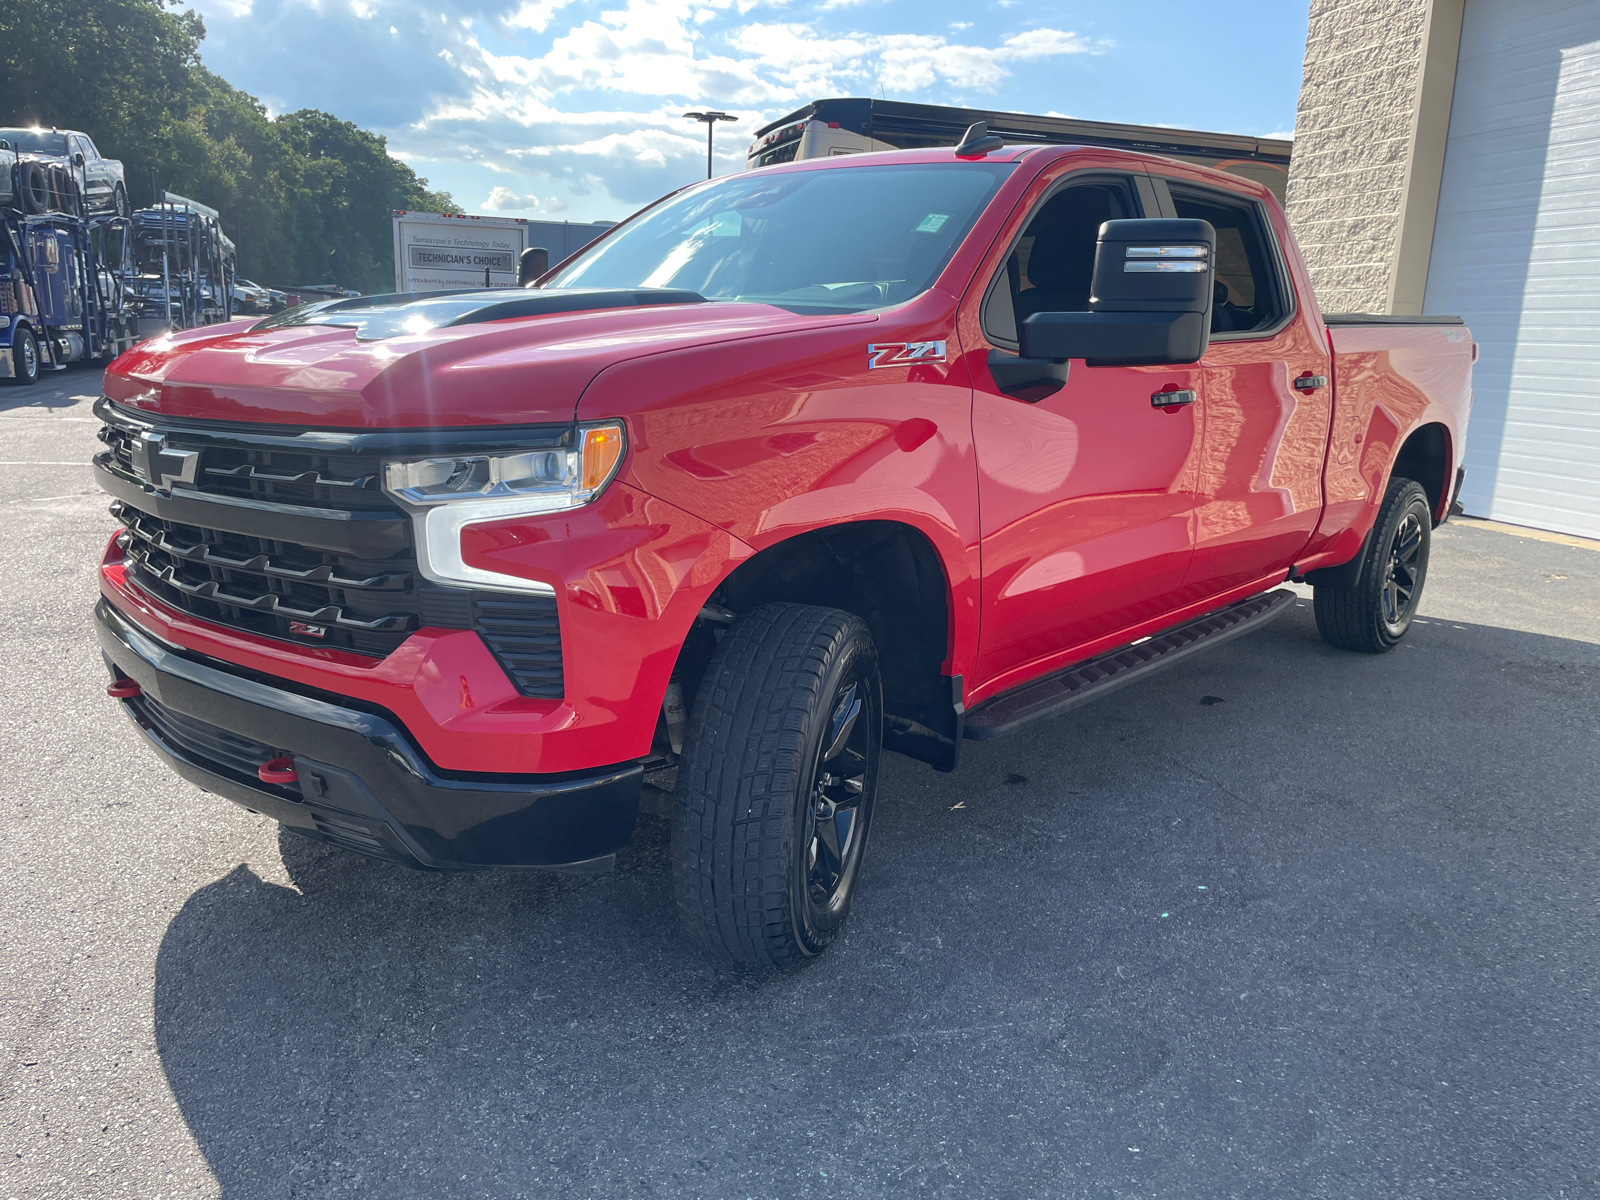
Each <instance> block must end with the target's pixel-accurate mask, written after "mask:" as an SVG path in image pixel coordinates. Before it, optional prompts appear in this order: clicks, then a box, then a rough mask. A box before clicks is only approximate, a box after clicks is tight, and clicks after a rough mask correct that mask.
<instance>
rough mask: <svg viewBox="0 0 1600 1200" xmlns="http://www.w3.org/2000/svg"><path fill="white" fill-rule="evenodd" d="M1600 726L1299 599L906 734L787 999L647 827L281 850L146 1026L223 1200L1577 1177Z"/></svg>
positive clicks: (1559, 673)
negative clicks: (730, 963) (1369, 642)
mask: <svg viewBox="0 0 1600 1200" xmlns="http://www.w3.org/2000/svg"><path fill="white" fill-rule="evenodd" d="M1597 717H1600V647H1597V646H1593V645H1590V644H1587V643H1582V642H1575V641H1566V640H1562V639H1557V638H1549V637H1541V636H1538V635H1533V634H1525V633H1517V632H1513V631H1509V630H1505V629H1496V628H1488V627H1483V626H1462V625H1456V624H1452V623H1450V622H1438V621H1435V622H1429V623H1426V624H1423V625H1419V626H1418V627H1417V628H1416V629H1415V630H1414V631H1413V633H1412V635H1411V637H1410V638H1409V639H1408V642H1407V644H1406V646H1405V647H1403V648H1402V649H1401V650H1399V651H1397V652H1396V653H1395V654H1393V655H1390V656H1387V657H1386V658H1367V657H1364V656H1360V655H1350V654H1344V653H1341V652H1338V651H1334V650H1331V649H1329V648H1327V647H1325V646H1323V645H1322V644H1321V643H1320V642H1318V641H1317V640H1316V635H1315V630H1314V628H1313V627H1312V625H1311V618H1310V613H1309V609H1308V608H1306V607H1305V606H1303V605H1302V606H1301V607H1299V608H1297V609H1296V610H1295V611H1293V612H1291V613H1290V615H1289V616H1287V617H1286V618H1284V619H1283V620H1282V621H1280V622H1278V623H1277V624H1276V625H1274V626H1272V627H1269V628H1268V629H1266V630H1264V631H1262V632H1261V633H1258V634H1256V635H1254V636H1253V637H1251V638H1248V639H1244V640H1241V641H1239V642H1236V643H1234V644H1233V646H1231V647H1229V648H1227V649H1224V650H1220V651H1218V652H1216V653H1214V654H1212V655H1210V656H1209V657H1203V658H1201V659H1197V660H1192V661H1191V662H1189V663H1185V664H1182V665H1180V666H1178V667H1175V668H1174V669H1172V670H1171V671H1169V672H1168V673H1166V674H1165V675H1163V676H1161V677H1159V678H1156V679H1153V680H1151V681H1149V682H1147V683H1145V684H1142V685H1140V686H1138V687H1134V688H1130V689H1127V690H1126V691H1124V692H1122V693H1120V694H1118V695H1117V696H1115V697H1112V698H1109V699H1108V700H1106V701H1105V702H1103V703H1102V704H1100V705H1099V706H1097V707H1093V708H1090V709H1086V710H1082V711H1080V712H1078V713H1076V714H1073V715H1071V716H1069V717H1067V718H1063V719H1061V720H1058V721H1054V722H1050V723H1047V724H1045V725H1043V726H1041V727H1040V728H1039V729H1038V730H1036V731H1034V732H1031V733H1030V734H1028V735H1026V736H1025V737H1023V738H1022V739H1020V740H1017V741H1012V742H999V743H991V744H986V745H976V744H969V745H968V747H967V750H966V756H967V757H966V761H965V762H964V764H963V766H962V768H961V770H960V772H958V773H957V774H955V775H954V776H945V775H938V774H936V773H934V772H932V771H931V770H928V769H927V768H925V767H923V766H922V765H921V764H916V763H912V762H910V761H909V760H900V759H894V758H893V757H892V756H891V759H890V763H889V766H888V769H887V770H886V779H885V783H884V788H883V792H882V795H881V798H880V802H879V803H880V807H879V812H878V815H877V818H876V823H875V827H874V830H873V835H872V836H873V844H872V847H871V854H870V860H869V866H868V871H869V875H868V878H867V880H866V883H865V890H864V892H863V893H862V896H861V900H860V903H859V906H858V908H857V911H856V913H855V916H854V918H853V921H852V927H851V929H850V931H849V933H848V935H847V936H846V937H845V939H844V940H843V941H842V942H841V943H840V944H838V945H837V946H835V947H834V948H833V949H832V950H831V951H830V952H829V953H828V954H827V955H826V956H824V957H823V958H822V959H820V960H819V961H818V962H817V963H815V964H814V965H812V966H811V967H810V968H808V969H807V970H804V971H801V972H799V973H798V974H796V975H793V976H787V977H763V976H756V975H751V974H747V973H744V972H741V971H738V970H734V969H731V968H727V967H723V966H721V965H719V964H718V963H716V962H713V961H711V960H709V959H708V958H706V957H704V956H703V955H702V954H701V953H700V952H698V951H697V950H696V949H694V948H693V947H692V946H691V945H690V944H689V943H688V942H687V941H686V940H685V939H684V938H683V937H682V936H681V935H680V933H679V932H678V929H677V924H676V915H675V913H674V911H673V907H672V898H671V889H670V878H669V869H668V846H667V823H666V822H665V821H662V820H659V819H656V818H650V817H645V818H641V822H640V829H639V832H638V835H637V837H636V839H635V842H634V845H633V846H632V847H630V849H629V850H628V851H627V852H626V853H625V854H624V855H623V856H622V857H621V859H620V861H619V867H618V870H617V871H616V872H615V873H613V874H610V875H606V876H594V877H579V876H560V875H541V874H517V873H504V872H502V873H483V874H474V875H430V874H423V873H418V872H410V871H406V870H405V869H403V868H398V867H392V866H389V865H387V864H384V863H379V862H372V861H367V860H363V859H360V858H356V857H354V856H351V855H348V854H345V853H342V852H339V851H335V850H332V849H328V848H325V847H322V846H320V845H317V844H315V843H311V842H306V841H303V840H301V839H298V838H295V837H292V836H290V835H284V837H283V839H282V844H281V852H282V856H283V864H284V867H285V868H286V869H287V872H288V875H289V877H290V878H291V879H292V880H293V882H294V885H295V886H294V887H283V886H279V885H277V884H274V883H270V882H266V881H264V880H262V879H261V878H259V877H258V876H257V874H256V873H255V872H254V871H253V870H252V869H251V868H250V867H249V866H247V865H243V864H241V865H239V866H238V867H236V868H234V869H233V870H232V871H231V872H230V873H229V874H227V875H226V876H225V877H223V878H222V879H219V880H218V881H217V882H215V883H213V884H211V885H209V886H207V887H204V888H202V889H200V890H199V891H198V892H196V893H195V894H194V895H193V896H192V897H191V898H190V900H189V901H188V902H187V903H186V904H185V906H184V907H183V909H182V910H181V911H180V912H179V914H178V915H177V916H176V917H175V918H174V919H173V921H172V922H171V925H170V927H169V928H168V930H167V933H166V936H165V939H164V941H163V943H162V946H161V950H160V954H159V958H158V962H157V969H156V988H155V998H154V1005H155V1027H156V1040H157V1046H158V1050H159V1053H160V1056H161V1060H162V1063H163V1066H164V1069H165V1071H166V1075H167V1079H168V1081H169V1084H170V1086H171V1089H172V1093H173V1095H174V1097H175V1098H176V1100H177V1102H178V1104H179V1106H180V1107H181V1109H182V1112H183V1115H184V1117H185V1119H186V1120H187V1122H188V1125H189V1127H190V1129H191V1130H192V1131H193V1134H194V1136H195V1138H196V1140H197V1142H198V1144H199V1147H200V1148H201V1150H202V1151H203V1152H204V1154H205V1155H206V1158H207V1160H208V1162H209V1164H210V1166H211V1169H212V1170H213V1172H214V1173H215V1175H216V1178H217V1180H218V1181H219V1182H220V1185H221V1194H222V1195H223V1196H224V1197H229V1198H243V1197H252V1198H253V1197H278V1196H316V1197H319V1198H320V1197H328V1196H346V1195H348V1196H366V1197H371V1196H383V1197H399V1196H419V1197H420V1196H427V1197H439V1196H455V1195H461V1196H468V1195H471V1196H493V1197H501V1196H506V1197H511V1196H541V1197H543V1196H554V1195H583V1196H589V1195H593V1196H606V1197H612V1196H664V1195H695V1196H701V1195H703V1196H716V1197H724V1196H728V1197H732V1196H738V1197H744V1196H784V1197H788V1196H797V1197H798V1196H808V1195H823V1194H826V1195H829V1196H840V1195H846V1196H854V1195H862V1196H880V1195H923V1194H926V1195H962V1196H967V1195H979V1194H986V1195H997V1194H998V1195H1005V1194H1010V1195H1083V1196H1094V1197H1101V1196H1106V1197H1109V1196H1113V1195H1161V1196H1166V1197H1178V1196H1211V1195H1222V1194H1228V1195H1233V1196H1251V1197H1254V1196H1260V1197H1267V1196H1283V1195H1308V1196H1309V1195H1347V1194H1391V1195H1402V1194H1403V1195H1411V1194H1434V1190H1435V1188H1436V1187H1437V1188H1440V1189H1442V1190H1440V1191H1439V1192H1438V1193H1437V1194H1441V1195H1444V1194H1449V1195H1451V1196H1476V1195H1484V1196H1489V1195H1506V1194H1516V1193H1517V1192H1519V1191H1520V1192H1521V1194H1534V1193H1535V1192H1537V1193H1538V1194H1550V1195H1554V1194H1557V1193H1558V1189H1559V1188H1560V1187H1563V1186H1564V1187H1566V1188H1568V1189H1569V1191H1568V1194H1574V1195H1575V1194H1583V1192H1584V1189H1585V1188H1588V1187H1592V1186H1594V1185H1593V1183H1592V1175H1593V1171H1592V1167H1591V1164H1590V1162H1589V1161H1588V1160H1589V1159H1590V1158H1591V1155H1589V1153H1588V1150H1587V1149H1586V1148H1587V1147H1592V1146H1593V1144H1594V1137H1595V1134H1596V1129H1595V1126H1594V1119H1593V1115H1592V1114H1593V1113H1594V1112H1595V1111H1597V1102H1600V1084H1597V1082H1596V1080H1597V1076H1596V1073H1595V1072H1594V1071H1593V1070H1592V1063H1593V1061H1594V1057H1595V1054H1596V1051H1597V1049H1600V1037H1597V1036H1596V1034H1595V1032H1594V1028H1593V1023H1592V1021H1590V1020H1588V1019H1587V1018H1586V1014H1587V1011H1588V1010H1587V1007H1586V1005H1587V1002H1586V1001H1585V1000H1584V997H1585V995H1593V989H1594V987H1595V985H1596V984H1597V983H1600V980H1597V979H1596V974H1597V970H1596V965H1595V963H1596V960H1595V957H1594V955H1593V953H1592V938H1593V935H1594V933H1595V930H1594V928H1593V921H1592V916H1589V917H1584V918H1583V920H1581V921H1575V920H1574V919H1573V916H1572V914H1573V913H1574V912H1575V911H1578V910H1580V909H1583V910H1584V911H1589V910H1588V909H1585V908H1584V906H1585V905H1587V904H1588V903H1589V900H1588V899H1586V897H1591V896H1592V886H1591V882H1590V880H1591V879H1592V870H1593V864H1594V861H1595V859H1594V852H1595V850H1596V847H1597V840H1600V839H1597V834H1596V824H1597V823H1596V822H1595V820H1594V814H1593V812H1592V802H1593V780H1594V778H1595V771H1596V768H1597V766H1600V762H1597V750H1596V745H1595V739H1594V737H1593V730H1594V729H1595V728H1596V725H1597ZM1586 946H1587V947H1590V949H1585V947H1586ZM1585 1064H1588V1065H1585ZM1553 1097H1560V1099H1559V1100H1557V1099H1553ZM1586 1180H1588V1181H1590V1182H1585V1181H1586ZM1435 1181H1437V1182H1436V1183H1435ZM1513 1185H1515V1186H1513ZM1507 1189H1509V1190H1507Z"/></svg>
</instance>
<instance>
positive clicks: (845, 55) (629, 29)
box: [191, 0, 1308, 221]
mask: <svg viewBox="0 0 1600 1200" xmlns="http://www.w3.org/2000/svg"><path fill="white" fill-rule="evenodd" d="M191 7H193V8H194V9H195V11H197V12H199V13H200V14H201V15H202V16H203V17H204V18H205V23H206V29H207V38H206V41H205V44H204V46H203V47H202V53H203V56H204V59H205V63H206V65H207V66H208V67H210V68H211V69H212V70H213V71H215V72H217V73H218V74H219V75H221V76H222V77H223V78H224V79H227V80H228V81H229V82H230V83H232V84H234V85H235V86H236V87H240V88H243V89H244V90H245V91H247V92H250V93H252V94H254V95H255V96H257V97H259V98H260V99H261V100H262V101H263V102H264V103H265V104H266V105H267V106H268V108H269V109H270V110H272V111H273V112H287V111H291V110H293V109H297V108H321V109H326V110H327V111H329V112H332V113H335V114H337V115H338V116H340V117H343V118H345V119H346V120H351V121H355V122H356V123H357V124H359V125H362V126H364V127H366V128H368V129H371V130H374V131H375V132H378V133H382V134H384V135H385V136H386V137H387V138H388V139H389V148H390V151H391V153H393V154H394V155H395V156H396V157H398V158H401V159H404V160H405V161H406V162H408V163H410V164H411V165H412V166H413V167H415V168H416V169H417V170H418V171H419V172H420V173H421V174H423V175H424V176H426V177H427V178H428V180H429V181H430V182H431V183H432V184H433V185H434V186H435V187H440V188H443V189H445V190H447V191H449V192H451V193H452V194H453V195H454V196H455V198H456V200H457V201H458V202H459V203H460V204H462V205H463V206H464V207H465V208H466V209H467V211H468V212H479V213H482V212H489V211H499V212H504V213H506V214H507V215H514V216H522V217H529V218H534V219H547V220H548V219H555V220H574V221H587V220H601V219H609V220H617V219H620V218H622V217H624V216H626V215H627V214H628V213H630V212H632V211H633V210H634V209H636V208H638V207H639V206H640V205H641V204H644V203H646V202H648V201H650V200H652V199H654V198H655V197H657V196H659V195H661V194H662V193H663V192H666V191H668V190H670V189H672V188H674V187H678V186H681V185H682V184H684V183H688V182H690V181H692V180H694V179H696V178H701V177H703V175H704V171H705V135H704V126H701V125H696V124H694V123H692V122H689V121H686V120H684V119H683V118H682V116H681V114H682V113H683V112H684V111H686V110H687V109H691V108H698V107H704V106H714V107H717V108H721V109H723V110H725V111H728V112H731V113H734V114H735V115H737V116H738V118H739V121H738V123H737V124H732V125H721V126H719V127H718V130H717V151H718V153H717V160H718V161H717V172H718V174H725V173H728V172H732V171H736V170H738V169H739V168H740V167H741V166H742V165H743V161H744V152H745V149H746V147H747V146H748V144H749V141H750V136H751V135H752V134H753V133H754V132H755V130H756V129H758V128H759V127H760V126H762V125H763V124H765V123H767V122H768V121H772V120H775V119H777V118H778V117H781V116H783V115H784V114H786V113H788V112H790V111H792V110H794V109H795V108H798V107H800V106H801V105H802V104H804V103H805V102H806V101H808V100H811V99H813V98H817V97H822V96H851V95H854V96H863V95H883V96H886V97H887V98H889V99H891V100H916V101H923V102H927V103H935V104H965V105H971V106H972V107H976V108H993V109H1002V110H1007V111H1014V112H1034V113H1049V112H1054V113H1059V114H1063V115H1066V116H1072V117H1082V118H1086V119H1090V120H1101V121H1125V122H1132V123H1135V124H1149V125H1174V126H1181V127H1186V128H1191V129H1206V130H1216V131H1222V132H1230V133H1249V134H1277V135H1279V136H1282V135H1284V134H1286V133H1288V132H1289V131H1290V130H1292V129H1293V127H1294V112H1295V99H1296V95H1297V93H1298V91H1299V87H1300V63H1301V58H1302V56H1303V54H1304V49H1305V36H1306V15H1307V7H1308V0H1232V2H1231V3H1229V4H1226V5H1215V4H1199V3H1176V2H1172V0H1114V2H1110V3H1108V2H1107V0H1095V2H1093V3H1078V2H1076V0H1040V2H1038V3H1034V2H1032V0H982V2H978V3H965V4H958V3H953V2H951V0H920V2H915V3H913V2H911V0H816V2H813V3H805V2H803V0H690V2H677V0H191Z"/></svg>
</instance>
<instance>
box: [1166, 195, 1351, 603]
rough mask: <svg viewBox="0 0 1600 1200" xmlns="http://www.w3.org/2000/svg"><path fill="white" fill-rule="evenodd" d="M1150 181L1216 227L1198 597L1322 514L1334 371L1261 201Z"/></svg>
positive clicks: (1170, 205)
mask: <svg viewBox="0 0 1600 1200" xmlns="http://www.w3.org/2000/svg"><path fill="white" fill-rule="evenodd" d="M1196 174H1197V175H1198V172H1197V173H1196ZM1155 183H1156V186H1157V192H1158V197H1159V199H1160V201H1161V203H1162V204H1163V206H1164V207H1165V208H1166V209H1167V213H1168V215H1170V216H1177V217H1188V218H1199V219H1201V220H1205V221H1209V222H1211V224H1212V225H1213V226H1214V227H1215V228H1216V231H1217V276H1216V280H1217V281H1216V294H1215V300H1214V303H1213V307H1212V320H1211V346H1210V349H1208V350H1207V351H1206V355H1205V358H1204V359H1203V360H1202V361H1201V367H1202V370H1201V371H1200V373H1199V374H1200V378H1199V383H1198V393H1199V399H1198V402H1197V404H1196V409H1197V412H1198V415H1199V420H1200V426H1201V431H1202V432H1201V451H1200V456H1199V470H1198V474H1197V478H1196V497H1195V552H1194V559H1193V562H1192V563H1191V565H1190V567H1189V572H1188V576H1187V579H1186V581H1185V584H1184V591H1185V592H1186V593H1188V594H1190V595H1191V596H1193V597H1194V598H1195V599H1197V600H1198V599H1205V598H1209V597H1213V596H1217V595H1220V594H1222V593H1225V592H1229V591H1232V590H1234V589H1238V588H1244V587H1247V586H1249V585H1251V584H1256V583H1259V581H1260V580H1261V579H1262V578H1263V577H1265V576H1266V575H1268V574H1269V573H1271V572H1275V571H1278V570H1286V569H1287V568H1288V567H1290V566H1291V565H1293V563H1294V560H1295V557H1296V556H1297V555H1298V554H1299V553H1300V552H1301V551H1302V550H1303V549H1304V548H1305V546H1306V544H1307V542H1308V541H1309V540H1310V538H1311V535H1312V533H1313V532H1314V531H1315V529H1316V526H1317V521H1318V519H1319V518H1320V516H1321V513H1322V466H1323V457H1324V454H1325V452H1326V449H1327V444H1328V422H1329V416H1330V413H1331V409H1332V401H1333V389H1332V385H1331V383H1330V382H1329V381H1330V379H1331V376H1332V369H1331V364H1330V362H1329V359H1328V349H1327V345H1326V343H1325V341H1324V340H1323V338H1322V336H1321V333H1320V331H1319V329H1318V327H1317V323H1316V322H1315V320H1314V319H1313V318H1312V316H1311V315H1310V313H1309V312H1308V311H1302V309H1301V306H1299V305H1297V303H1296V297H1295V293H1294V288H1293V284H1292V282H1291V280H1290V276H1289V271H1288V267H1287V263H1286V262H1285V259H1284V256H1283V252H1282V247H1281V244H1280V241H1279V239H1280V237H1281V236H1282V232H1281V231H1280V230H1278V229H1277V228H1275V227H1274V223H1273V216H1272V213H1271V212H1270V211H1269V209H1268V208H1267V206H1266V205H1265V204H1264V203H1262V202H1261V201H1259V200H1256V199H1254V198H1252V197H1250V196H1247V195H1243V194H1240V193H1238V192H1234V191H1230V190H1225V189H1222V188H1212V187H1208V186H1205V185H1204V184H1203V183H1199V182H1196V181H1195V180H1194V179H1192V178H1191V179H1184V178H1181V177H1176V176H1173V177H1165V178H1164V177H1162V175H1161V174H1160V173H1157V174H1156V178H1155ZM1306 308H1307V309H1309V306H1306ZM1319 380H1320V381H1321V382H1320V383H1319V382H1317V381H1319ZM1297 383H1299V384H1300V386H1297Z"/></svg>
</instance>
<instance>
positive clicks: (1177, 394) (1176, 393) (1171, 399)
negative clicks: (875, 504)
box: [1150, 388, 1198, 408]
mask: <svg viewBox="0 0 1600 1200" xmlns="http://www.w3.org/2000/svg"><path fill="white" fill-rule="evenodd" d="M1196 399H1198V397H1196V396H1195V394H1194V389H1193V388H1170V389H1168V390H1167V391H1164V392H1156V393H1154V394H1153V395H1152V396H1151V397H1150V407H1151V408H1181V407H1183V406H1184V405H1185V404H1193V403H1194V402H1195V400H1196Z"/></svg>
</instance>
